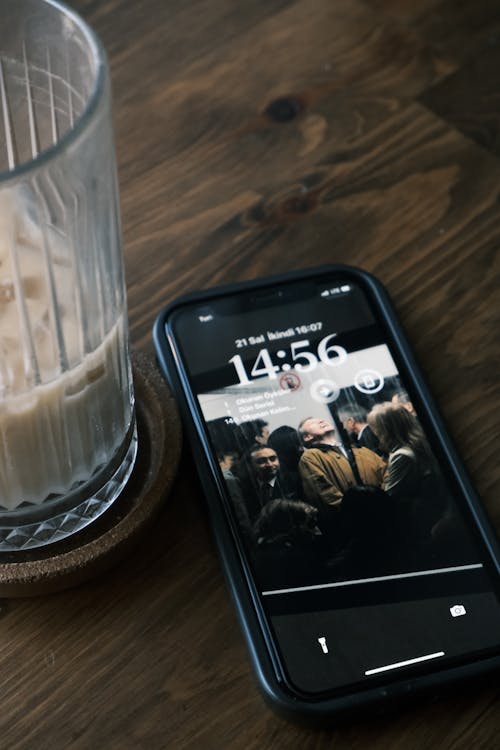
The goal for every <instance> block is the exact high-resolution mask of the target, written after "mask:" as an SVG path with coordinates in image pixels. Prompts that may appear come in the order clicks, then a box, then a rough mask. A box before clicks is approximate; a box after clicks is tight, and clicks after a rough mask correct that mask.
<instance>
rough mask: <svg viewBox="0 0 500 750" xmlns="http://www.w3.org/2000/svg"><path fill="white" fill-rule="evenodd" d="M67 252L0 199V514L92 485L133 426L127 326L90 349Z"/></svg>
mask: <svg viewBox="0 0 500 750" xmlns="http://www.w3.org/2000/svg"><path fill="white" fill-rule="evenodd" d="M65 243H67V240H66V239H65V238H64V237H62V236H58V234H57V233H56V232H55V231H47V230H45V232H44V233H42V231H41V230H40V229H39V227H38V225H37V222H36V217H34V216H33V215H32V213H31V214H30V207H29V205H22V204H20V203H19V202H18V203H17V205H14V203H13V200H12V196H10V195H9V194H2V193H0V510H1V509H13V508H16V507H18V506H19V505H21V504H22V503H24V502H27V503H36V504H39V503H42V502H43V501H44V500H45V499H47V498H48V497H49V496H50V495H52V494H53V493H57V494H59V493H61V494H63V493H67V492H68V491H69V490H70V488H72V487H73V486H75V485H76V483H78V482H81V481H85V480H87V479H89V478H90V477H91V475H92V474H93V473H94V471H95V470H96V469H97V468H98V467H99V466H101V465H106V464H107V463H108V462H109V461H110V459H111V458H112V457H113V455H114V454H115V452H116V451H117V449H118V448H119V447H120V446H121V445H122V443H123V440H124V437H125V434H126V432H127V429H128V426H129V424H130V420H131V406H130V392H129V387H128V382H129V380H128V371H127V364H126V358H125V357H124V351H125V348H126V331H125V321H124V317H123V315H122V316H120V317H119V319H118V320H117V321H116V322H115V323H114V325H112V326H111V327H110V328H109V330H107V331H104V330H102V331H100V334H99V335H98V336H97V337H95V336H94V338H97V339H98V340H100V343H99V344H98V345H97V346H92V347H91V348H89V340H90V339H91V338H92V336H89V334H88V330H89V321H88V318H87V317H86V313H85V295H84V294H83V295H82V292H81V291H80V288H81V284H80V283H79V279H78V273H77V272H76V270H75V268H74V266H73V265H72V262H71V258H68V253H67V252H66V247H67V244H66V245H65ZM94 317H95V318H96V320H98V317H97V316H94ZM101 325H102V324H101ZM84 331H87V332H86V333H85V332H84Z"/></svg>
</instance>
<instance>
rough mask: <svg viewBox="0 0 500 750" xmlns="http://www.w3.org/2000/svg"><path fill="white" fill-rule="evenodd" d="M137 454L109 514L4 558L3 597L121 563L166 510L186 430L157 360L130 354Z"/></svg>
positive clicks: (60, 584)
mask: <svg viewBox="0 0 500 750" xmlns="http://www.w3.org/2000/svg"><path fill="white" fill-rule="evenodd" d="M132 369H133V376H134V390H135V399H136V413H137V432H138V451H137V458H136V462H135V465H134V469H133V471H132V474H131V475H130V479H129V480H128V482H127V484H126V486H125V488H124V490H123V492H122V493H121V495H119V497H118V498H117V499H116V500H115V501H114V503H113V504H112V505H111V507H110V508H109V510H107V511H106V512H105V513H104V514H103V515H102V516H100V517H99V518H97V519H96V520H95V521H93V522H92V523H91V524H89V525H88V526H87V527H86V528H84V529H82V530H81V531H79V532H78V533H76V534H73V535H72V536H69V537H67V538H66V539H64V540H62V541H59V542H55V543H54V544H49V545H47V546H46V547H38V548H36V549H32V550H26V551H23V550H21V551H18V552H6V553H1V554H0V596H11V597H14V596H39V595H40V594H47V593H51V592H54V591H60V590H61V589H65V588H69V587H70V586H76V585H77V584H79V583H82V582H83V581H86V580H88V579H89V578H92V577H94V576H97V575H99V574H100V573H102V572H103V571H104V570H106V569H107V568H109V567H111V565H114V564H115V563H117V562H118V561H119V560H121V559H122V558H123V557H124V556H125V555H126V554H127V553H128V552H129V550H131V548H132V547H133V546H134V545H135V544H136V543H137V542H138V540H139V539H140V538H141V536H142V534H143V533H144V532H145V531H146V530H147V529H148V527H149V524H150V523H151V522H152V520H154V518H155V516H156V514H157V512H158V511H159V510H160V508H161V507H162V505H163V503H164V501H165V498H166V495H167V493H168V491H169V489H170V487H171V486H172V483H173V481H174V478H175V474H176V471H177V466H178V463H179V459H180V454H181V443H182V430H181V423H180V419H179V414H178V411H177V407H176V405H175V401H174V399H173V396H172V393H171V391H170V389H169V387H168V386H167V385H166V383H165V381H164V380H163V378H162V376H161V374H160V373H159V371H158V369H157V367H156V365H155V363H154V360H152V359H151V358H150V357H147V356H146V355H144V354H140V353H137V352H134V353H133V355H132Z"/></svg>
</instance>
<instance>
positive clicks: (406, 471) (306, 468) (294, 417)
mask: <svg viewBox="0 0 500 750" xmlns="http://www.w3.org/2000/svg"><path fill="white" fill-rule="evenodd" d="M169 335H170V338H171V341H172V343H173V346H174V348H175V350H176V352H177V356H178V358H179V360H180V362H181V367H182V369H183V370H184V375H185V377H186V379H187V381H188V382H189V386H190V388H191V391H192V394H193V397H194V398H195V399H196V400H197V405H198V409H199V416H200V420H201V422H202V423H203V425H202V427H203V429H204V431H205V433H206V436H207V442H208V444H209V445H210V446H211V450H212V459H213V463H214V465H216V467H217V471H218V473H219V479H220V481H221V482H222V483H223V486H224V488H225V497H221V503H222V504H223V505H224V508H225V511H226V513H227V514H228V515H229V516H230V518H231V519H232V520H231V524H232V526H233V529H235V530H236V533H237V535H238V539H239V546H240V549H241V551H242V556H243V562H244V565H245V566H246V569H247V570H249V571H251V574H252V580H253V585H254V586H255V591H256V593H257V596H258V599H259V602H260V607H261V612H262V613H263V616H264V619H265V623H266V628H268V632H269V633H271V634H272V641H273V643H274V644H275V649H276V651H277V653H278V654H279V657H280V662H281V665H282V669H283V672H284V678H285V679H286V681H287V682H288V683H289V685H290V686H291V687H292V688H293V689H294V690H296V691H298V692H299V693H301V694H308V695H318V694H324V693H331V692H332V691H333V692H334V693H335V692H341V691H343V690H346V689H349V690H353V689H355V687H356V686H361V687H363V686H366V684H367V683H370V682H372V683H374V684H376V683H377V682H378V683H380V682H382V681H383V682H387V681H388V680H391V679H392V680H397V679H400V678H403V677H404V678H406V679H407V678H408V676H409V675H411V674H419V673H422V672H424V671H436V670H439V669H441V668H443V667H444V666H449V665H450V664H451V663H460V661H463V659H464V657H466V656H467V657H468V658H471V655H472V654H474V655H477V658H480V656H482V655H487V654H489V653H490V652H492V651H494V650H496V649H498V647H499V640H500V607H499V601H498V597H497V592H496V590H495V588H496V584H495V583H494V581H495V574H494V571H493V569H492V568H491V567H490V566H491V562H490V561H489V557H488V554H487V551H486V548H485V544H484V542H483V541H482V538H481V537H480V535H479V533H478V532H477V530H476V527H475V523H474V521H473V519H472V513H471V511H470V508H469V507H468V505H467V502H466V500H465V498H464V494H463V492H464V491H463V489H462V488H461V486H460V484H459V482H458V480H457V479H456V477H455V475H454V474H453V472H452V471H451V470H450V468H449V464H448V462H447V460H446V459H445V457H444V455H443V449H442V447H441V445H440V443H439V441H438V440H437V439H436V436H435V433H434V431H433V429H432V428H431V426H430V422H429V419H430V418H429V416H428V414H427V412H426V410H425V407H424V405H423V404H422V403H421V402H420V401H419V399H418V396H417V394H416V393H415V392H414V390H413V387H412V381H411V378H408V377H405V373H404V364H403V363H402V361H401V355H400V354H399V353H398V350H397V349H396V347H395V346H394V344H393V342H392V337H391V335H390V333H389V331H388V327H387V324H386V323H385V320H384V318H383V317H382V316H381V315H380V313H379V312H378V311H377V308H376V306H375V304H374V302H373V301H372V300H371V297H370V295H369V293H367V291H366V290H365V289H364V288H363V286H362V285H361V284H360V282H356V281H354V282H353V281H352V280H350V279H349V278H348V276H347V277H345V278H344V277H340V276H339V275H338V274H333V275H332V276H331V277H330V278H329V277H328V276H322V277H321V278H315V279H312V280H311V279H306V280H303V281H295V282H286V283H283V284H281V285H275V286H273V287H272V288H262V289H260V290H257V291H256V290H255V289H251V290H246V291H244V292H242V293H241V294H234V295H225V296H221V297H220V298H213V299H210V300H209V301H208V302H207V303H206V304H199V303H192V304H190V305H187V306H184V307H182V308H180V309H178V310H177V311H176V312H175V313H174V314H173V316H172V318H171V321H170V327H169Z"/></svg>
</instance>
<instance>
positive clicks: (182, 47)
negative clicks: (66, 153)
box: [0, 0, 500, 750]
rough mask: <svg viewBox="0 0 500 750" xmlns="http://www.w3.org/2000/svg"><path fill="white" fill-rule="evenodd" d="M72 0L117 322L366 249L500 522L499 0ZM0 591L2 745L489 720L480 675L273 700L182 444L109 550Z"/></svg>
mask: <svg viewBox="0 0 500 750" xmlns="http://www.w3.org/2000/svg"><path fill="white" fill-rule="evenodd" d="M74 5H75V7H76V8H77V10H79V11H80V12H81V13H82V14H83V15H84V16H85V17H86V18H87V19H88V20H89V21H90V22H91V23H92V24H93V26H94V27H95V28H96V30H97V31H98V32H99V34H100V35H101V37H102V39H103V41H104V44H105V46H106V48H107V50H108V53H109V57H110V62H111V69H112V75H113V84H114V102H115V126H116V137H117V151H118V161H119V169H120V185H121V199H122V214H123V225H124V250H125V257H126V266H127V279H128V288H129V310H130V322H131V333H132V339H133V342H134V344H135V345H136V346H137V347H139V348H141V349H144V350H151V326H152V323H153V319H154V317H155V316H156V314H157V313H158V311H159V310H160V308H161V307H162V306H163V305H165V303H167V302H168V301H169V300H171V299H172V298H173V297H174V296H176V295H178V294H179V293H181V292H184V291H186V290H189V289H192V288H196V287H205V286H209V285H213V284H216V283H220V282H230V281H236V280H239V279H249V278H253V277H256V276H259V275H263V274H266V273H268V272H269V271H284V270H286V269H295V268H300V267H305V266H309V265H313V264H320V263H326V262H334V261H341V262H347V263H352V264H356V265H360V266H362V267H363V268H365V269H367V270H369V271H371V272H373V273H374V274H376V275H377V276H379V277H380V278H381V280H382V281H383V282H384V283H385V284H386V285H387V287H388V289H389V291H390V293H391V295H392V297H393V299H394V301H395V304H396V307H397V308H398V310H399V313H400V315H401V318H402V321H403V324H404V326H405V328H406V330H407V332H408V334H409V338H410V340H411V342H412V343H413V345H414V348H415V349H416V351H417V354H418V356H419V359H420V361H421V363H422V366H423V369H424V371H425V373H426V375H427V377H428V380H429V381H430V385H431V388H432V390H433V391H434V393H435V395H436V399H437V401H438V404H439V406H440V408H441V410H442V412H443V413H444V416H445V419H446V420H447V422H448V424H449V427H450V430H451V433H452V435H453V437H454V439H455V441H456V443H457V444H458V448H459V450H460V452H461V453H462V455H463V457H464V459H465V462H466V465H467V467H468V469H469V471H470V473H471V475H472V477H473V480H474V481H475V484H476V486H477V487H478V489H479V491H480V493H481V495H482V497H483V498H484V502H485V504H486V506H487V509H488V511H489V513H490V515H491V516H492V518H493V520H494V522H495V524H496V527H497V528H498V529H500V500H499V499H498V487H499V485H500V468H499V462H498V458H497V452H496V448H495V446H496V445H498V441H499V438H500V428H499V420H498V411H499V407H500V390H499V379H498V364H499V361H500V357H499V354H500V353H499V343H498V341H499V337H498V330H499V325H500V313H499V301H498V295H499V278H500V253H499V250H498V247H499V243H500V161H499V158H498V157H499V156H500V73H499V71H500V4H499V3H498V0H476V2H474V3H473V2H466V0H334V1H333V0H241V2H234V0H190V1H189V2H186V0H168V2H166V1H164V2H161V0H135V1H133V0H78V1H75V2H74ZM0 614H1V618H0V655H1V656H0V658H1V661H0V664H1V678H0V679H1V693H0V694H1V733H0V747H1V748H2V750H14V748H26V749H29V750H33V749H34V748H36V749H37V750H42V749H43V748H51V749H52V750H59V749H60V748H64V749H66V748H75V749H76V750H89V749H90V748H92V749H94V748H95V749H96V750H108V749H113V750H114V749H116V750H129V749H130V750H132V749H133V750H136V749H137V748H145V749H147V750H157V749H159V748H172V749H173V750H184V749H185V748H186V749H187V748H189V750H198V749H201V750H222V749H225V748H230V749H232V748H245V749H246V748H255V749H259V750H263V749H264V748H266V749H267V748H273V749H276V750H277V749H278V748H283V749H284V748H286V749H287V750H291V749H292V748H300V749H301V750H306V749H307V750H312V749H313V748H314V750H320V748H325V749H326V748H335V749H336V750H347V748H349V749H352V750H356V749H357V748H370V750H393V749H394V750H395V749H396V748H398V749H399V748H403V747H404V748H406V749H407V750H413V749H414V750H417V748H418V749H419V750H421V749H422V748H439V749H440V750H441V749H444V748H450V750H451V748H453V750H466V749H467V750H469V749H470V748H481V750H489V749H490V748H492V749H493V748H497V747H498V746H499V739H498V733H499V731H500V696H499V694H498V690H497V689H496V684H497V681H496V680H492V682H491V687H490V688H489V689H488V687H485V688H483V689H480V690H478V689H477V688H475V687H474V688H472V687H470V686H464V687H463V688H461V689H460V691H459V692H458V693H456V694H453V695H450V696H448V697H446V698H443V699H441V700H440V701H439V703H433V704H423V705H418V706H413V707H410V708H409V709H408V710H406V711H404V712H401V713H398V714H396V715H393V716H390V717H386V718H381V719H377V720H374V719H371V720H368V721H363V720H362V718H361V717H360V719H359V721H357V722H354V723H351V724H349V725H347V726H344V727H341V728H338V729H336V730H334V731H331V732H326V731H322V732H314V731H311V730H307V729H303V728H296V727H294V726H292V725H288V724H287V723H285V722H284V721H282V720H280V719H278V718H276V717H275V716H274V715H273V714H272V713H271V712H270V711H269V710H268V709H267V708H266V707H265V705H264V703H263V701H262V699H261V697H260V695H259V694H258V692H257V690H256V686H255V683H254V679H253V676H252V674H251V671H250V665H249V661H248V658H247V655H246V650H245V648H244V645H243V640H242V636H241V635H240V632H239V628H238V625H237V622H236V617H235V614H234V612H233V609H232V606H231V604H230V601H229V597H228V594H227V592H226V589H225V585H224V583H223V579H222V574H221V571H220V568H219V564H218V561H217V557H216V553H215V550H214V547H213V544H212V541H211V537H210V532H209V530H208V528H207V524H206V519H205V516H204V511H203V501H202V493H201V490H200V487H199V485H198V484H197V482H196V480H195V479H194V466H193V461H192V459H191V457H190V455H189V452H188V450H185V451H184V455H183V459H182V463H181V467H180V472H179V476H178V480H177V482H176V485H175V487H174V491H173V492H172V494H171V497H170V498H169V499H168V501H167V502H166V504H165V509H164V512H163V514H162V516H161V518H160V520H159V522H158V523H157V524H156V526H155V528H154V530H153V531H152V532H151V534H150V536H149V537H148V539H147V540H146V541H145V542H143V543H142V544H141V545H140V546H139V547H138V548H137V549H136V551H135V552H134V553H133V554H132V555H131V556H130V557H129V558H128V559H127V560H126V561H125V562H124V563H122V564H121V565H120V566H119V567H116V568H115V569H113V570H112V571H111V572H110V573H109V574H107V575H104V576H102V577H101V578H99V579H98V580H95V581H93V582H91V583H88V584H86V585H84V586H81V587H80V588H77V589H73V590H70V591H67V592H65V593H61V594H56V595H52V596H47V597H44V598H36V599H31V600H29V599H25V600H16V599H12V600H9V601H2V602H1V611H0Z"/></svg>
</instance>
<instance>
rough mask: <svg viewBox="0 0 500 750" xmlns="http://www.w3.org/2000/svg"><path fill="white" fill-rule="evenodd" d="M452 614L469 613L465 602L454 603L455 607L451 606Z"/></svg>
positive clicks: (453, 615)
mask: <svg viewBox="0 0 500 750" xmlns="http://www.w3.org/2000/svg"><path fill="white" fill-rule="evenodd" d="M450 614H451V616H452V617H462V615H466V614H467V610H466V609H465V607H464V605H463V604H454V605H453V607H450Z"/></svg>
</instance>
